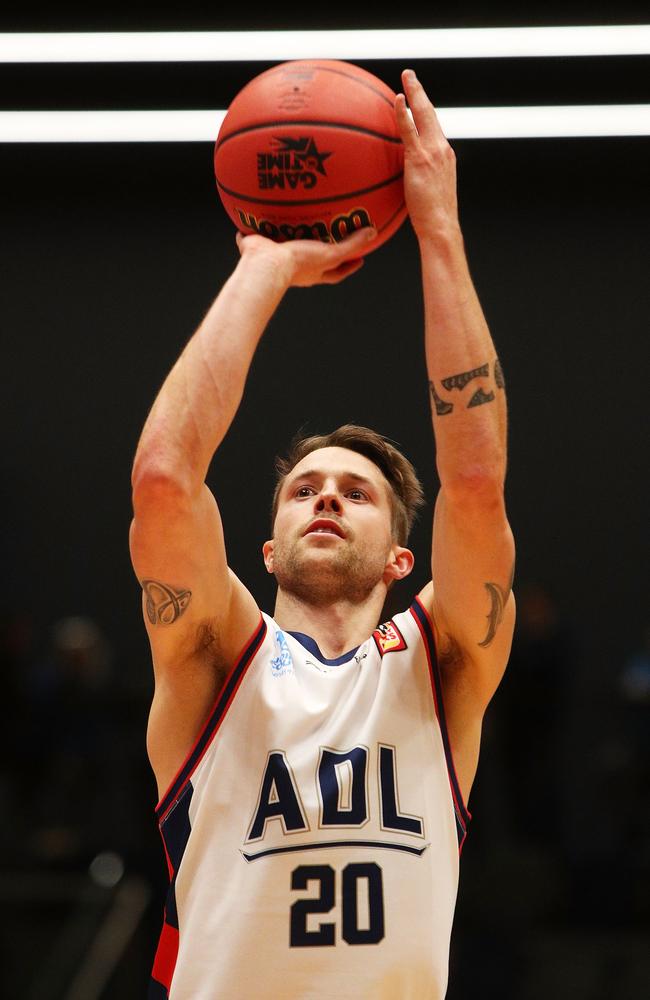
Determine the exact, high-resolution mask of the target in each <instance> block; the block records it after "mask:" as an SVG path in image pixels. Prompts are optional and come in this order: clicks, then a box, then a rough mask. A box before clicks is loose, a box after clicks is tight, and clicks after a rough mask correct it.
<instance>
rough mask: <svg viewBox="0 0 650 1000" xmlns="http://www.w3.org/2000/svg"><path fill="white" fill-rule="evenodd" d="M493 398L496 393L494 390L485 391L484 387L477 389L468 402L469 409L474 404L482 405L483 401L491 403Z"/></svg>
mask: <svg viewBox="0 0 650 1000" xmlns="http://www.w3.org/2000/svg"><path fill="white" fill-rule="evenodd" d="M493 399H494V393H493V392H492V390H490V392H483V390H482V389H477V390H476V392H475V393H474V395H473V396H472V398H471V399H470V401H469V403H468V404H467V409H468V410H469V409H470V407H472V406H481V405H482V404H483V403H491V402H492V400H493Z"/></svg>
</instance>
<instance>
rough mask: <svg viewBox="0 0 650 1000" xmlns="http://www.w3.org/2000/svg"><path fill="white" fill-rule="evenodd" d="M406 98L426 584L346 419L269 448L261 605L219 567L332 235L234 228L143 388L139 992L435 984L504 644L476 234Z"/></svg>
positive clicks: (510, 606) (502, 444) (406, 82)
mask: <svg viewBox="0 0 650 1000" xmlns="http://www.w3.org/2000/svg"><path fill="white" fill-rule="evenodd" d="M402 82H403V86H404V92H405V95H406V98H408V104H409V107H410V109H411V112H412V118H411V116H410V115H409V113H408V111H407V109H406V100H405V97H404V96H403V95H399V96H398V97H397V100H396V106H395V110H396V115H397V121H398V124H399V128H400V133H401V136H402V140H403V143H404V152H405V167H404V186H405V194H406V202H407V207H408V211H409V216H410V219H411V223H412V225H413V227H414V230H415V233H416V236H417V239H418V245H419V249H420V256H421V267H422V282H423V294H424V305H425V348H426V363H427V370H428V377H429V385H430V390H431V403H432V407H431V408H432V418H433V428H434V435H435V442H436V461H437V469H438V475H439V479H440V491H439V494H438V497H437V500H436V504H435V513H434V523H433V543H432V581H431V582H430V583H429V584H428V585H427V586H425V587H424V589H423V590H422V591H421V592H420V593H419V594H418V595H417V597H416V598H415V599H414V601H413V604H412V605H411V607H410V608H408V609H406V610H405V611H404V612H403V613H401V614H398V615H396V616H395V618H394V619H393V620H392V621H390V622H380V616H381V613H382V608H383V606H384V602H385V598H386V594H387V592H388V589H389V587H390V586H391V584H392V583H393V582H394V581H397V580H401V579H403V578H405V577H406V576H408V574H409V573H410V571H411V569H412V566H413V555H412V553H411V551H410V550H409V549H408V548H407V539H408V531H409V528H410V525H411V523H412V521H413V517H414V515H415V512H416V510H417V508H418V506H419V505H420V504H421V502H422V491H421V488H420V485H419V483H418V481H417V478H416V476H415V473H414V471H413V468H412V466H411V464H410V463H409V462H408V461H407V460H406V459H405V458H404V457H403V456H402V455H401V454H400V453H399V452H398V451H397V450H396V449H395V448H394V447H393V446H392V445H391V444H390V443H389V442H388V441H387V440H386V439H384V438H382V437H381V436H380V435H378V434H375V433H374V432H373V431H370V430H368V429H367V428H359V427H355V426H352V425H347V426H345V427H342V428H339V429H338V430H336V431H334V432H332V433H331V434H329V435H324V436H322V437H316V438H310V439H307V440H306V441H303V442H299V443H297V444H296V445H295V446H294V448H293V450H292V453H291V454H290V455H289V456H288V457H287V459H286V460H285V462H284V463H283V464H281V465H280V467H279V479H278V487H277V490H276V496H275V499H274V512H273V533H272V535H273V536H272V538H271V539H270V540H269V541H267V542H266V543H265V544H264V547H263V555H264V561H265V565H266V568H267V570H268V571H269V572H270V573H273V574H275V577H276V581H277V585H278V591H277V601H276V605H275V609H274V613H273V616H270V615H268V614H266V613H265V612H262V611H261V609H260V608H259V607H258V605H257V603H256V601H255V599H254V597H253V596H252V595H251V594H250V593H249V591H248V590H247V589H246V587H245V586H244V584H243V583H242V582H241V581H240V580H238V579H237V577H236V576H235V575H234V573H233V572H232V571H231V570H230V569H229V567H228V563H227V559H226V553H225V547H224V536H223V531H222V527H221V522H220V518H219V512H218V508H217V505H216V502H215V499H214V497H213V496H212V494H211V492H210V491H209V489H208V487H207V486H206V485H205V479H206V475H207V472H208V468H209V465H210V462H211V460H212V458H213V455H214V453H215V451H216V449H217V448H218V447H219V445H220V443H221V441H222V440H223V438H224V437H225V435H226V433H227V431H228V429H229V427H230V424H231V422H232V420H233V418H234V416H235V413H236V411H237V408H238V406H239V403H240V401H241V397H242V393H243V390H244V385H245V381H246V377H247V373H248V370H249V366H250V364H251V361H252V358H253V355H254V352H255V349H256V347H257V344H258V342H259V340H260V338H261V336H262V334H263V332H264V329H265V327H266V326H267V324H268V322H269V320H270V318H271V316H272V315H273V313H274V311H275V310H276V308H277V307H278V305H279V303H280V301H281V300H282V298H283V296H284V295H285V293H286V292H287V291H288V289H289V288H291V287H306V286H311V285H315V284H319V283H330V284H334V283H337V282H340V281H342V280H343V279H344V278H346V277H348V276H349V275H350V274H352V273H353V272H354V271H356V270H357V269H358V267H360V266H361V263H362V261H361V260H360V257H361V255H362V254H363V248H364V245H366V241H367V240H368V239H369V238H372V235H373V234H372V233H371V234H368V233H367V232H365V231H363V230H362V231H359V232H357V233H355V234H354V235H353V236H351V237H349V238H348V239H346V240H345V241H344V242H342V243H340V244H337V245H334V244H321V243H318V242H312V241H304V240H299V241H294V242H290V243H282V244H279V243H273V242H271V241H270V240H267V239H265V238H263V237H260V236H256V235H253V236H247V237H242V236H238V237H237V240H238V246H239V251H240V260H239V262H238V264H237V267H236V268H235V270H234V272H233V274H232V275H231V276H230V278H229V279H228V281H227V282H226V283H225V285H224V286H223V288H222V290H221V292H220V293H219V295H218V296H217V298H216V300H215V302H214V303H213V305H212V306H211V308H210V310H209V311H208V313H207V315H206V316H205V318H204V320H203V322H202V323H201V324H200V326H199V328H198V330H197V331H196V333H195V334H194V336H193V337H192V338H191V340H190V341H189V342H188V344H187V345H186V347H185V349H184V350H183V352H182V354H181V356H180V358H179V359H178V361H177V362H176V364H175V365H174V367H173V369H172V371H171V372H170V374H169V376H168V377H167V379H166V381H165V383H164V385H163V387H162V389H161V391H160V393H159V394H158V397H157V399H156V401H155V403H154V405H153V407H152V409H151V412H150V414H149V416H148V419H147V421H146V424H145V427H144V429H143V432H142V436H141V439H140V442H139V446H138V449H137V454H136V457H135V462H134V467H133V503H134V513H135V516H134V520H133V524H132V528H131V537H130V543H131V554H132V560H133V565H134V568H135V572H136V574H137V576H138V579H139V580H140V582H141V584H142V588H143V610H144V618H145V624H146V627H147V632H148V635H149V639H150V643H151V648H152V655H153V662H154V672H155V694H154V698H153V704H152V707H151V714H150V719H149V728H148V734H147V746H148V752H149V757H150V761H151V765H152V768H153V771H154V773H155V776H156V780H157V783H158V789H159V793H160V802H159V804H158V807H157V814H158V819H159V822H160V828H161V832H162V835H163V840H164V843H165V849H166V853H167V858H168V865H169V871H170V883H171V884H170V890H169V895H168V898H167V904H166V907H165V918H164V923H163V930H162V934H161V939H160V944H159V947H158V951H157V954H156V959H155V962H154V968H153V977H152V982H151V993H150V996H151V997H152V998H159V1000H162V998H167V997H170V998H172V1000H217V998H218V1000H222V998H224V1000H225V998H249V997H255V998H256V1000H278V998H301V1000H307V998H314V1000H315V998H318V997H333V996H336V997H337V998H350V1000H352V998H354V1000H362V998H363V1000H371V998H372V1000H380V998H390V1000H397V998H399V1000H405V998H407V997H413V998H417V1000H424V998H430V1000H441V998H442V997H444V995H445V991H446V987H447V969H448V955H449V942H450V934H451V927H452V922H453V912H454V907H455V902H456V893H457V885H458V855H459V846H460V845H461V844H462V841H463V838H464V835H465V831H466V828H467V824H468V821H469V813H468V811H467V807H466V803H467V801H468V797H469V792H470V789H471V786H472V782H473V779H474V776H475V773H476V768H477V763H478V756H479V744H480V736H481V724H482V719H483V715H484V712H485V709H486V707H487V705H488V703H489V701H490V699H491V698H492V695H493V694H494V692H495V690H496V688H497V686H498V684H499V682H500V680H501V677H502V675H503V671H504V669H505V666H506V663H507V660H508V656H509V652H510V645H511V640H512V632H513V627H514V618H515V607H514V598H513V595H512V590H511V588H512V579H513V567H514V542H513V538H512V533H511V530H510V527H509V524H508V520H507V517H506V511H505V504H504V479H505V473H506V398H505V386H504V380H503V376H502V372H501V368H500V365H499V361H498V359H497V356H496V351H495V348H494V345H493V343H492V339H491V337H490V334H489V331H488V328H487V324H486V322H485V319H484V316H483V313H482V310H481V307H480V304H479V301H478V298H477V295H476V292H475V290H474V287H473V284H472V281H471V278H470V275H469V270H468V266H467V262H466V257H465V253H464V247H463V239H462V234H461V230H460V226H459V221H458V212H457V203H456V173H455V159H454V155H453V153H452V151H451V148H450V146H449V144H448V143H447V140H446V139H445V137H444V135H443V133H442V130H441V128H440V125H439V123H438V119H437V116H436V114H435V111H434V109H433V107H432V105H431V103H430V102H429V100H428V98H427V96H426V94H425V92H424V90H423V89H422V87H421V86H420V84H419V83H418V81H417V79H416V78H415V76H414V74H412V73H411V72H410V71H405V73H404V74H403V77H402Z"/></svg>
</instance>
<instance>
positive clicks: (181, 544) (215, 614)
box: [130, 230, 376, 790]
mask: <svg viewBox="0 0 650 1000" xmlns="http://www.w3.org/2000/svg"><path fill="white" fill-rule="evenodd" d="M374 235H376V234H374V232H372V231H369V230H365V231H361V232H358V233H355V234H354V235H353V236H351V237H349V238H348V239H346V240H345V241H344V242H342V243H341V244H338V245H334V244H332V245H327V244H320V243H316V242H310V241H304V240H302V241H296V242H294V243H286V244H276V243H272V242H271V241H270V240H267V239H264V238H263V237H260V236H248V237H245V238H244V237H241V236H238V238H237V242H238V246H239V250H240V255H241V256H240V260H239V262H238V264H237V267H236V268H235V270H234V272H233V274H232V275H231V276H230V277H229V279H228V280H227V281H226V283H225V285H224V286H223V288H222V290H221V292H220V293H219V295H218V296H217V298H216V299H215V301H214V303H213V304H212V306H211V307H210V309H209V311H208V312H207V314H206V316H205V318H204V319H203V321H202V323H201V324H200V326H199V327H198V329H197V331H196V332H195V334H194V335H193V337H192V338H191V339H190V340H189V342H188V343H187V345H186V346H185V348H184V350H183V351H182V353H181V355H180V357H179V358H178V360H177V362H176V363H175V365H174V367H173V368H172V370H171V372H170V373H169V375H168V376H167V378H166V379H165V381H164V383H163V385H162V388H161V389H160V391H159V393H158V396H157V398H156V400H155V402H154V404H153V406H152V408H151V411H150V413H149V415H148V417H147V420H146V422H145V425H144V428H143V431H142V434H141V437H140V441H139V443H138V447H137V451H136V455H135V459H134V463H133V470H132V487H133V510H134V518H133V521H132V524H131V531H130V549H131V558H132V562H133V567H134V570H135V573H136V576H137V577H138V580H139V581H140V583H141V585H142V589H143V615H144V620H145V625H146V627H147V632H148V635H149V640H150V643H151V648H152V654H153V661H154V672H155V681H156V686H155V694H154V702H153V706H152V710H151V715H150V723H149V733H148V746H149V753H150V758H151V762H152V766H153V768H154V772H155V773H156V777H157V779H158V784H159V787H160V788H161V790H162V789H163V788H164V787H166V784H167V782H168V780H170V779H171V777H173V775H174V773H175V771H176V769H177V768H178V766H179V765H180V763H181V762H182V760H183V758H184V755H185V754H186V753H187V752H188V750H189V749H190V748H191V746H192V744H193V742H194V740H195V738H196V736H197V734H198V731H199V729H200V727H201V725H202V723H203V722H204V720H205V718H206V715H207V712H208V711H209V708H210V706H211V705H212V703H213V701H214V698H215V696H216V694H217V693H218V690H219V688H220V686H221V684H222V683H223V680H224V677H225V674H226V672H227V671H228V669H229V668H230V667H231V666H232V665H233V663H234V660H235V658H236V656H237V654H238V652H239V651H240V650H241V647H242V644H243V643H244V642H245V641H246V640H247V639H248V638H249V637H250V635H251V634H252V632H253V630H254V628H255V626H256V624H257V623H258V622H259V618H260V612H259V610H258V608H257V605H256V603H255V601H254V600H253V598H252V596H251V595H250V594H249V592H248V591H247V590H246V588H245V587H244V586H243V584H241V583H240V581H239V580H237V578H236V577H235V575H234V574H233V573H232V572H231V571H230V570H229V569H228V564H227V560H226V553H225V546H224V537H223V530H222V526H221V520H220V517H219V512H218V509H217V505H216V502H215V500H214V497H213V496H212V493H211V492H210V490H209V489H208V487H207V486H206V484H205V479H206V475H207V472H208V468H209V466H210V463H211V461H212V458H213V456H214V453H215V451H216V449H217V448H218V446H219V445H220V443H221V441H222V440H223V438H224V436H225V434H226V432H227V431H228V428H229V427H230V424H231V422H232V420H233V418H234V416H235V413H236V412H237V408H238V406H239V404H240V401H241V398H242V394H243V391H244V385H245V382H246V377H247V374H248V370H249V367H250V364H251V361H252V358H253V355H254V353H255V349H256V347H257V344H258V342H259V340H260V338H261V336H262V334H263V332H264V329H265V328H266V326H267V324H268V322H269V320H270V318H271V316H272V315H273V313H274V311H275V310H276V308H277V306H278V305H279V303H280V301H281V299H282V297H283V296H284V294H285V292H286V291H287V289H288V288H289V287H291V286H308V285H314V284H335V283H337V282H339V281H341V280H343V279H344V278H345V277H347V276H348V275H349V274H351V273H353V272H354V271H355V270H357V268H358V267H359V266H360V265H361V261H360V259H359V258H360V255H361V254H362V253H363V248H364V246H365V245H366V243H367V241H369V240H370V239H371V238H372V237H373V236H374Z"/></svg>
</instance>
